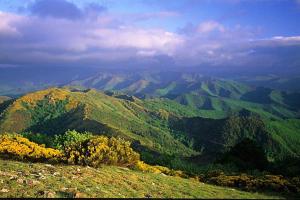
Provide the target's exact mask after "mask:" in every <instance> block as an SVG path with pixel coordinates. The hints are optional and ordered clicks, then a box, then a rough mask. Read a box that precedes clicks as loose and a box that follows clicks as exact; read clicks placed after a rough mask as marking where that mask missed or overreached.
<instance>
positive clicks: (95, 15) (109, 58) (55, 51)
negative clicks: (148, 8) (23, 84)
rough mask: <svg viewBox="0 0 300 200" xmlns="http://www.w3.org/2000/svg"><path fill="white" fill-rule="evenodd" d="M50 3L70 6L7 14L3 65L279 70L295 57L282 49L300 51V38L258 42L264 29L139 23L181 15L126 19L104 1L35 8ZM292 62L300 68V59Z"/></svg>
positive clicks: (0, 19)
mask: <svg viewBox="0 0 300 200" xmlns="http://www.w3.org/2000/svg"><path fill="white" fill-rule="evenodd" d="M50 1H51V2H56V1H57V2H59V3H61V4H63V5H64V6H62V7H61V10H55V9H54V8H55V6H58V5H52V6H53V7H50V9H49V10H47V11H45V10H43V6H37V7H36V8H35V9H36V10H35V11H34V12H33V14H32V15H20V14H13V13H9V12H0V65H2V66H4V65H5V66H11V65H13V66H15V65H36V66H44V65H51V66H66V65H67V66H111V65H114V66H130V65H138V66H146V65H147V66H149V65H151V66H157V65H159V66H182V67H185V66H197V65H204V64H205V65H214V66H221V65H226V66H250V65H255V64H257V63H259V64H260V65H263V63H264V64H266V65H269V66H271V65H274V63H275V62H277V63H280V62H281V61H282V60H284V59H286V58H287V55H288V54H287V53H282V54H280V53H278V52H281V50H280V49H285V50H284V51H286V52H289V53H290V54H295V53H294V52H298V51H296V50H295V49H298V48H299V46H300V36H294V37H283V36H274V37H270V38H264V39H257V38H259V36H260V35H259V34H260V29H259V28H255V27H243V26H240V25H236V26H226V25H224V24H222V23H221V22H219V21H216V20H207V21H202V22H200V23H198V24H191V23H190V24H187V25H186V26H184V27H182V28H181V29H179V31H178V32H171V31H166V30H164V29H163V28H143V27H140V26H135V25H134V24H135V23H134V22H135V21H136V20H148V19H151V18H165V17H176V16H177V15H178V14H177V13H176V12H167V11H166V12H165V11H160V12H152V13H140V14H133V15H132V16H127V18H126V19H124V18H123V16H121V15H116V14H111V13H109V12H108V11H107V10H106V8H105V7H102V6H100V5H98V4H97V5H98V6H97V5H89V6H86V7H84V8H81V9H79V8H78V7H76V6H75V5H73V4H72V5H71V3H69V2H66V1H64V0H40V1H37V2H36V3H35V4H33V5H41V2H46V3H48V4H49V2H50ZM50 4H51V3H50ZM44 6H45V5H44ZM33 7H34V6H33ZM33 7H31V9H32V8H33ZM37 8H38V9H37ZM53 9H54V10H53ZM66 10H69V11H68V12H67V11H66ZM71 10H72V11H71ZM61 12H62V13H61ZM79 13H80V14H79ZM130 20H131V21H130ZM289 50H290V51H289ZM275 51H276V52H277V53H274V52H275ZM275 55H276V56H275ZM297 55H298V54H297ZM270 58H272V62H270ZM289 58H290V60H291V61H292V62H293V63H299V62H297V59H298V60H299V58H297V56H289Z"/></svg>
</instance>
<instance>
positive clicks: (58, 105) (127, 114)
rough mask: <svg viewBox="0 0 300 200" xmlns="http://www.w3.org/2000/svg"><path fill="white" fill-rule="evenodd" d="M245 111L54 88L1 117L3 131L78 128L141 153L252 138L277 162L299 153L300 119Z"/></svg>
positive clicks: (206, 149)
mask: <svg viewBox="0 0 300 200" xmlns="http://www.w3.org/2000/svg"><path fill="white" fill-rule="evenodd" d="M258 105H260V106H262V105H261V104H258ZM242 107H243V106H241V110H240V111H239V112H237V114H230V115H229V116H226V114H224V113H223V114H224V116H223V117H220V113H216V111H214V110H213V111H209V110H207V111H204V110H201V109H198V108H197V107H192V106H190V105H183V104H179V103H177V102H176V101H173V100H170V99H167V98H154V99H144V100H143V99H139V98H137V97H134V96H130V95H126V94H120V93H112V92H106V93H103V92H98V91H96V90H84V91H78V90H74V89H73V90H69V89H67V88H50V89H47V90H42V91H38V92H34V93H30V94H27V95H25V96H23V97H20V98H18V99H16V100H14V101H10V102H9V104H8V105H6V106H5V107H4V108H3V110H2V114H1V115H0V116H1V117H0V132H18V133H20V132H33V133H45V134H48V135H54V134H59V133H64V132H65V131H66V130H68V129H76V130H78V131H90V132H92V133H95V134H103V135H108V136H118V137H122V138H125V139H127V140H130V141H133V144H135V145H136V148H137V149H139V151H140V152H151V153H152V154H153V155H156V154H160V155H176V156H179V157H193V156H199V155H207V154H208V155H210V156H214V155H215V154H218V153H220V152H224V151H226V150H228V148H230V147H232V146H234V145H235V144H237V143H238V142H240V141H242V140H243V139H244V138H249V137H250V138H252V139H254V140H255V141H257V142H258V143H259V144H260V145H261V146H263V147H264V149H265V151H266V152H267V153H268V156H269V157H270V158H272V159H277V158H281V157H284V156H287V155H292V156H299V155H300V152H299V148H298V147H300V142H299V138H300V137H299V135H298V134H299V129H298V127H299V123H300V121H299V120H297V119H294V120H293V121H289V123H290V124H292V126H286V125H285V123H286V122H287V120H285V119H280V118H279V119H276V118H274V119H270V118H264V117H260V116H259V112H256V113H255V112H252V110H251V109H249V110H248V109H245V108H242ZM246 108H247V107H246ZM264 112H265V113H266V114H267V115H270V116H272V115H274V114H272V113H268V112H267V111H264ZM221 114H222V113H221ZM274 116H275V115H274ZM277 118H278V117H277ZM291 144H293V147H290V145H291Z"/></svg>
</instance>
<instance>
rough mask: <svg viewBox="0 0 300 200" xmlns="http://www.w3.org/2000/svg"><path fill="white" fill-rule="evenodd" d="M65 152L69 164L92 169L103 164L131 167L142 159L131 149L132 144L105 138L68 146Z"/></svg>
mask: <svg viewBox="0 0 300 200" xmlns="http://www.w3.org/2000/svg"><path fill="white" fill-rule="evenodd" d="M64 152H65V156H66V158H67V160H68V163H70V164H79V165H88V166H92V167H99V166H100V165H102V164H109V165H121V166H128V167H131V166H134V165H135V164H136V163H137V162H138V161H139V159H140V155H139V154H138V153H136V152H135V151H134V150H133V149H132V148H131V147H130V142H128V141H125V140H123V139H116V138H114V137H112V138H108V137H105V136H95V137H92V138H90V139H87V140H85V141H81V142H78V143H75V144H72V145H69V146H66V147H65V149H64Z"/></svg>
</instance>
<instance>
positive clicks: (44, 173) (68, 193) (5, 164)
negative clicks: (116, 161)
mask: <svg viewBox="0 0 300 200" xmlns="http://www.w3.org/2000/svg"><path fill="white" fill-rule="evenodd" d="M0 173H1V180H2V182H1V183H0V185H1V192H0V197H3V198H4V197H5V198H16V197H19V198H20V197H27V198H44V197H48V198H53V197H56V198H63V197H64V198H73V197H76V198H87V197H89V198H91V197H94V198H95V197H98V198H99V197H102V198H103V197H104V198H125V197H126V198H147V197H148V198H149V197H152V198H245V199H250V198H253V199H265V198H266V199H267V198H268V199H270V198H272V199H273V198H280V197H276V196H275V195H274V196H271V195H265V194H260V193H250V192H242V191H238V190H235V189H231V188H224V187H218V186H213V185H208V184H204V183H200V182H199V181H196V180H189V179H183V178H178V177H170V176H165V175H163V174H152V173H143V172H139V171H134V170H129V169H127V168H120V167H115V166H103V167H101V168H99V169H93V168H87V167H81V166H65V165H49V164H38V163H36V164H32V163H22V162H16V161H8V160H0Z"/></svg>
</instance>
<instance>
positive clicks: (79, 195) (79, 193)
mask: <svg viewBox="0 0 300 200" xmlns="http://www.w3.org/2000/svg"><path fill="white" fill-rule="evenodd" d="M74 198H84V194H83V193H81V192H76V193H75V194H74Z"/></svg>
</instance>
